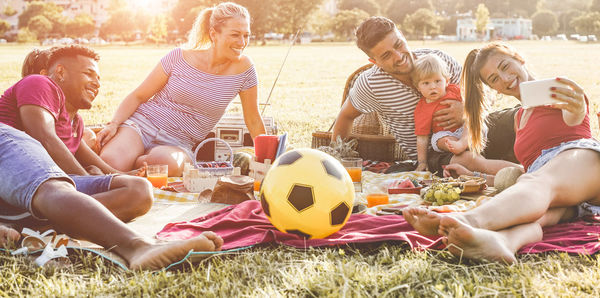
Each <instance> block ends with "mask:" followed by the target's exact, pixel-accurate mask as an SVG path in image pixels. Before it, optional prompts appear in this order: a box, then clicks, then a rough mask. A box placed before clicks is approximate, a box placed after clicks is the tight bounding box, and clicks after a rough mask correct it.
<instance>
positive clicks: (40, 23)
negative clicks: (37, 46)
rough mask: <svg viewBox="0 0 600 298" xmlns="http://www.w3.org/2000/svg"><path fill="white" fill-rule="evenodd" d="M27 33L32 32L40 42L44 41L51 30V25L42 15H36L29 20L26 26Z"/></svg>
mask: <svg viewBox="0 0 600 298" xmlns="http://www.w3.org/2000/svg"><path fill="white" fill-rule="evenodd" d="M27 28H28V29H29V31H31V32H33V33H34V34H35V35H36V36H37V39H38V40H39V41H40V42H41V41H42V40H44V39H46V36H48V33H50V31H51V30H52V23H51V22H50V21H49V20H48V19H47V18H46V17H45V16H43V15H38V16H35V17H33V18H31V19H30V20H29V24H28V26H27Z"/></svg>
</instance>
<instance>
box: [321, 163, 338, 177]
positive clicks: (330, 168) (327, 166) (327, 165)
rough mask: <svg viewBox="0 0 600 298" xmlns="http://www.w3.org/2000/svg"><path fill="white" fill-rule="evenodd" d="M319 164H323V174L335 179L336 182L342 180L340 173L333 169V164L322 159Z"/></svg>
mask: <svg viewBox="0 0 600 298" xmlns="http://www.w3.org/2000/svg"><path fill="white" fill-rule="evenodd" d="M321 163H322V164H323V167H324V168H325V172H326V173H327V174H329V175H331V176H333V177H335V178H337V179H338V180H342V173H340V171H338V170H337V169H336V168H335V165H334V164H333V162H331V161H329V160H327V159H324V160H322V161H321Z"/></svg>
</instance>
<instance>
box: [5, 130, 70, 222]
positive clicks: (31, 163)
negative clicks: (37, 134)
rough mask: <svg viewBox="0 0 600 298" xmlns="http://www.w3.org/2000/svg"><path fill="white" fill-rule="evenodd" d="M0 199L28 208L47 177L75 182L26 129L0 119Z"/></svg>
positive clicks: (13, 205) (23, 209)
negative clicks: (23, 130) (12, 125)
mask: <svg viewBox="0 0 600 298" xmlns="http://www.w3.org/2000/svg"><path fill="white" fill-rule="evenodd" d="M0 177H1V179H0V200H2V201H3V203H6V204H7V205H9V206H12V207H14V208H15V209H18V210H22V211H24V212H25V211H28V212H30V213H31V214H33V215H34V217H35V214H34V213H33V210H32V209H31V200H32V199H33V196H34V195H35V193H36V191H37V190H38V188H39V187H40V185H42V183H44V182H46V181H47V180H49V179H62V180H65V181H69V182H71V183H74V182H73V180H72V179H71V178H69V176H68V175H67V174H65V172H63V171H62V170H61V169H60V168H59V167H58V166H57V165H56V163H54V161H53V160H52V158H51V157H50V155H48V152H47V151H46V149H44V147H43V146H42V144H40V143H39V142H38V141H36V140H35V139H33V138H32V137H30V136H29V135H27V134H26V133H24V132H22V131H20V130H17V129H15V128H13V127H10V126H8V125H6V124H2V123H0Z"/></svg>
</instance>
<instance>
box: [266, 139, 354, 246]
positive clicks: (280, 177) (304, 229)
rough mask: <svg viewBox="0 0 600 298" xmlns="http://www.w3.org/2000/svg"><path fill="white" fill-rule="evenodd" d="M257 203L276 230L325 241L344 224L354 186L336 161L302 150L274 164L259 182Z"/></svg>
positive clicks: (283, 157) (352, 197)
mask: <svg viewBox="0 0 600 298" xmlns="http://www.w3.org/2000/svg"><path fill="white" fill-rule="evenodd" d="M260 201H261V205H262V208H263V210H264V212H265V214H266V215H267V218H268V219H269V220H270V221H271V223H272V224H273V225H274V226H275V227H276V228H277V229H278V230H280V231H282V232H284V233H293V234H297V235H300V236H303V237H305V238H325V237H327V236H329V235H331V234H333V233H335V232H337V231H339V230H340V229H341V228H342V227H343V226H344V224H345V223H346V221H348V218H349V217H350V214H351V213H352V206H353V205H354V186H353V184H352V180H351V179H350V175H349V174H348V172H347V171H346V170H345V169H344V167H343V166H342V164H341V163H340V162H339V161H337V159H335V158H333V157H332V156H330V155H328V154H326V153H324V152H321V151H318V150H315V149H308V148H302V149H296V150H292V151H289V152H286V153H285V154H283V155H281V156H280V157H279V158H278V159H277V160H275V162H274V163H273V166H272V167H271V169H269V171H268V172H267V175H266V176H265V178H264V180H263V181H262V184H261V188H260Z"/></svg>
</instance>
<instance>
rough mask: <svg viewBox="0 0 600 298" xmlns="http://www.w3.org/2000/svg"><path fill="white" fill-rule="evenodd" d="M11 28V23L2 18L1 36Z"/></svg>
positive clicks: (0, 22) (0, 25)
mask: <svg viewBox="0 0 600 298" xmlns="http://www.w3.org/2000/svg"><path fill="white" fill-rule="evenodd" d="M9 29H10V24H9V23H8V22H7V21H5V20H1V19H0V36H4V33H6V31H8V30H9Z"/></svg>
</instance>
